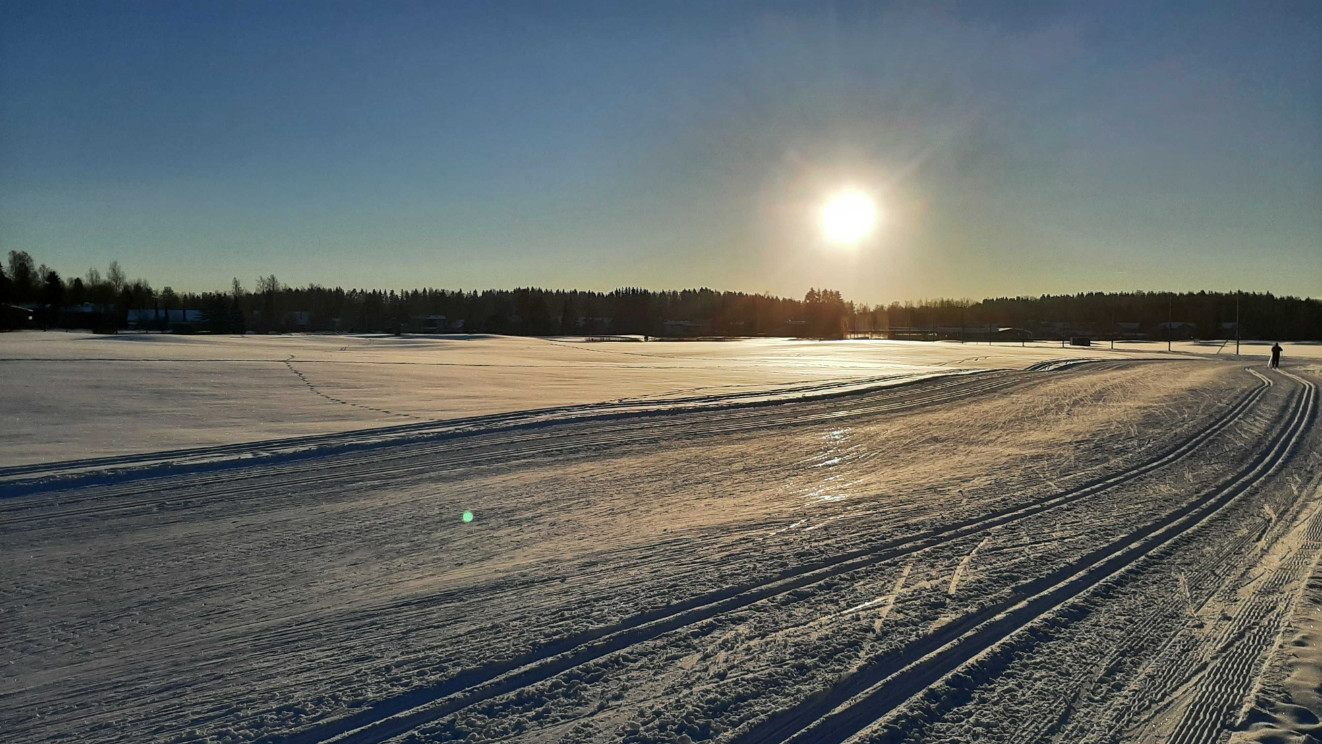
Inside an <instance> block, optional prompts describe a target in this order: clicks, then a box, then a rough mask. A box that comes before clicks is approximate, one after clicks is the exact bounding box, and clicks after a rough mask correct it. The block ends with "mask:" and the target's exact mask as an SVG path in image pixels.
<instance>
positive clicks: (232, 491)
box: [0, 334, 1322, 744]
mask: <svg viewBox="0 0 1322 744" xmlns="http://www.w3.org/2000/svg"><path fill="white" fill-rule="evenodd" d="M60 336H63V337H59V336H57V335H55V334H52V335H51V337H50V338H48V337H43V336H41V335H40V334H17V335H13V336H10V337H6V338H4V339H0V349H2V350H3V353H4V357H3V361H0V369H4V370H6V381H7V382H9V381H10V380H19V381H20V384H21V385H22V386H23V390H24V392H22V393H15V392H14V391H13V390H12V389H11V388H12V386H11V385H6V386H5V387H6V390H5V392H4V393H3V395H4V396H5V399H4V403H5V406H6V408H5V415H6V417H7V419H9V417H10V416H11V413H10V412H11V410H14V409H12V408H11V406H14V407H21V406H28V408H26V409H24V408H18V410H21V411H25V412H26V413H25V415H20V416H15V417H13V419H12V420H14V421H15V422H16V424H17V426H18V427H19V428H20V429H21V430H22V431H21V432H20V434H19V435H15V434H14V433H13V432H12V431H6V432H5V433H4V434H3V436H5V437H6V438H7V439H6V440H5V442H4V444H5V448H6V449H5V451H6V460H5V462H4V463H0V618H3V622H0V649H3V651H0V654H2V656H0V659H2V660H3V664H2V665H0V731H3V732H4V738H5V740H6V741H10V742H47V741H77V742H117V741H135V742H237V741H260V742H268V743H271V744H275V743H277V742H279V743H286V744H293V743H295V742H309V743H311V742H331V741H335V742H384V741H392V742H404V741H417V742H422V741H428V742H448V741H464V742H474V743H477V742H616V741H624V742H676V743H678V742H699V741H713V742H722V743H727V744H728V743H736V742H737V743H738V744H753V743H754V742H759V743H760V742H776V743H779V742H801V743H806V742H841V743H842V742H846V741H849V742H856V743H859V744H862V743H869V744H873V743H877V742H918V741H923V742H951V743H953V742H970V741H978V742H1006V743H1009V742H1016V743H1018V742H1071V743H1073V742H1098V743H1101V742H1131V741H1141V742H1177V743H1182V744H1193V743H1206V744H1211V743H1213V742H1224V741H1226V739H1227V737H1231V736H1233V737H1234V738H1235V739H1236V740H1244V741H1290V740H1297V741H1302V740H1303V737H1305V736H1308V735H1313V736H1316V735H1317V734H1318V733H1319V727H1318V723H1317V713H1318V711H1317V710H1316V705H1317V701H1318V699H1319V697H1318V689H1317V686H1318V681H1317V680H1318V679H1322V672H1320V671H1319V669H1318V658H1319V654H1318V653H1317V650H1316V649H1317V643H1316V635H1317V631H1316V623H1317V622H1318V621H1319V618H1322V610H1319V606H1320V605H1322V602H1320V601H1319V599H1318V588H1317V586H1318V581H1319V580H1322V579H1319V578H1318V577H1319V576H1320V575H1322V572H1320V571H1319V565H1318V561H1319V556H1320V555H1322V471H1320V470H1319V466H1322V447H1320V446H1319V444H1320V442H1319V433H1318V430H1317V427H1316V425H1315V424H1316V418H1317V410H1318V402H1317V390H1316V386H1317V383H1318V381H1319V379H1320V378H1322V364H1320V363H1319V361H1318V359H1317V357H1316V356H1311V357H1310V356H1309V355H1306V354H1304V353H1291V352H1292V350H1291V349H1290V348H1287V357H1286V360H1287V361H1286V364H1285V365H1284V366H1283V368H1282V369H1280V370H1272V369H1268V368H1267V367H1266V365H1265V364H1264V363H1263V359H1262V358H1261V356H1260V352H1261V347H1257V348H1256V349H1255V351H1256V352H1258V354H1255V355H1254V356H1245V357H1240V358H1234V357H1230V358H1225V357H1224V355H1223V354H1217V353H1216V351H1217V349H1216V348H1215V347H1213V348H1212V349H1210V350H1209V349H1205V348H1198V347H1190V348H1185V349H1181V350H1180V353H1176V354H1167V353H1166V352H1165V351H1164V345H1162V347H1163V348H1161V349H1157V348H1145V349H1142V350H1138V351H1135V350H1127V351H1124V352H1121V351H1119V350H1117V351H1116V352H1114V353H1112V352H1110V351H1109V349H1105V348H1101V349H1099V348H1096V347H1094V348H1091V349H1078V350H1072V349H1061V348H1060V347H1059V346H1054V347H1052V346H1047V345H1036V346H1030V347H1027V348H1022V349H1021V348H1018V347H1004V348H1001V347H991V348H990V349H988V348H987V347H978V348H974V347H972V345H965V346H961V345H959V344H889V343H884V342H876V341H859V342H839V343H834V344H833V343H814V342H790V341H752V342H736V343H728V344H721V343H682V344H681V343H674V344H660V343H626V342H619V343H612V344H595V343H582V342H574V341H540V340H531V339H502V338H489V339H463V340H458V339H456V340H450V339H443V338H423V339H416V338H402V339H395V338H380V339H377V338H345V337H301V338H283V337H280V338H277V337H272V338H265V337H259V338H254V337H248V338H234V339H220V338H217V339H176V338H172V337H125V338H115V339H97V338H93V337H78V336H72V335H68V336H64V335H62V334H61V335H60ZM51 338H53V339H54V340H51ZM84 342H85V344H84ZM87 349H90V351H88V350H87ZM340 349H354V351H341V350H340ZM337 355H350V360H341V361H335V360H336V359H337V358H339V357H337ZM291 356H292V361H291V360H290V357H291ZM979 357H982V358H979ZM98 360H99V361H98ZM1085 360H1086V363H1083V362H1085ZM483 364H489V365H491V366H489V367H487V366H481V365H483ZM487 374H490V375H494V376H496V379H497V380H498V382H488V381H485V380H486V378H484V377H483V375H487ZM144 378H145V379H144ZM172 378H174V379H172ZM557 381H558V384H552V383H553V382H557ZM153 386H154V387H153ZM313 387H316V388H318V390H315V391H310V390H309V389H310V388H313ZM126 397H127V399H125V398H126ZM138 406H144V407H146V408H147V411H146V412H143V411H140V410H138ZM374 409H375V410H374ZM529 410H534V411H540V412H542V413H540V414H536V413H534V414H529V413H527V411H529ZM548 411H550V412H551V413H547V412H548ZM37 412H44V416H45V418H44V419H39V418H31V417H32V416H34V415H35V414H36V413H37ZM399 414H406V415H409V416H416V417H418V418H419V419H424V420H422V421H416V422H408V423H404V424H401V423H400V422H399V421H392V420H389V419H388V418H387V417H388V416H391V415H395V416H398V415H399ZM115 417H119V418H120V423H119V425H118V427H114V425H113V420H114V419H115ZM213 419H215V420H217V422H218V423H217V426H218V427H219V428H220V429H221V431H219V432H218V433H215V434H213V435H209V436H210V437H211V438H208V435H206V434H205V431H206V428H207V422H208V421H210V420H213ZM448 421H462V422H464V423H463V425H462V426H449V425H447V424H446V422H448ZM415 424H416V426H414V425H415ZM401 426H404V427H408V426H414V428H411V429H408V428H404V429H401V428H400V427H401ZM66 427H67V433H63V434H62V430H63V429H65V428H66ZM98 427H108V428H107V429H106V431H108V432H110V433H104V432H102V430H101V429H99V428H98ZM282 427H283V428H282ZM392 427H393V428H392ZM176 429H177V432H176ZM368 430H370V431H371V432H380V431H383V430H389V431H391V432H394V433H392V434H391V435H390V436H377V435H370V432H368V433H365V432H366V431H368ZM112 434H113V436H112ZM172 434H174V435H175V436H177V437H178V438H179V440H180V441H175V440H174V439H172V438H171V435H172ZM313 436H325V437H329V438H328V439H324V440H308V439H307V438H309V437H313ZM116 437H118V438H120V439H127V440H130V441H134V442H136V444H135V445H133V446H124V447H119V448H117V446H116V445H115V444H114V441H115V439H116ZM300 437H302V438H303V440H304V441H317V442H331V443H333V444H334V445H335V446H333V447H326V448H321V449H318V448H317V447H310V448H308V449H304V450H299V449H295V448H289V447H287V446H285V445H281V444H279V442H281V441H286V442H287V441H288V440H290V439H295V440H297V439H299V438H300ZM258 440H260V441H258ZM273 440H274V443H273ZM23 441H30V442H33V443H34V444H33V445H32V446H31V447H30V449H28V450H23V452H25V453H26V454H24V455H22V456H11V455H10V454H9V452H10V449H9V446H10V445H11V444H16V445H17V444H18V443H20V442H23ZM186 445H193V446H196V447H203V446H212V447H213V449H212V450H210V453H211V455H210V457H209V458H207V459H202V460H198V461H197V462H192V461H188V460H186V459H185V460H180V461H174V462H172V464H171V465H170V466H169V467H164V468H162V467H142V468H137V467H130V466H129V465H132V464H133V463H139V464H141V463H150V462H151V459H150V458H149V457H146V456H145V455H144V457H143V458H142V459H140V460H134V459H131V458H130V457H129V455H130V453H139V454H141V453H147V454H150V453H152V452H154V451H155V450H154V449H153V448H156V449H177V448H180V447H183V446H186ZM116 457H119V458H121V459H115V458H116ZM124 458H129V459H124ZM1310 577H1312V581H1313V583H1312V584H1311V585H1310V583H1309V582H1310ZM1310 586H1311V589H1310Z"/></svg>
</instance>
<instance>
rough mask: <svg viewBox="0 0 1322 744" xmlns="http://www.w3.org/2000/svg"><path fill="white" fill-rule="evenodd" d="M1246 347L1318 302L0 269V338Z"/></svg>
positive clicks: (1319, 334)
mask: <svg viewBox="0 0 1322 744" xmlns="http://www.w3.org/2000/svg"><path fill="white" fill-rule="evenodd" d="M1237 303H1238V318H1239V321H1240V327H1239V331H1240V335H1241V336H1242V337H1243V338H1271V339H1280V340H1319V339H1322V301H1319V300H1315V299H1303V298H1297V297H1277V296H1274V295H1272V294H1270V293H1226V292H1183V293H1160V292H1123V293H1102V292H1089V293H1080V294H1073V295H1043V296H1036V297H998V298H994V299H987V300H982V301H980V302H973V301H969V300H952V299H934V300H922V301H919V302H904V303H899V302H895V303H891V304H889V305H875V306H865V305H861V304H857V303H854V302H850V301H848V300H845V299H844V298H843V297H842V296H841V294H840V293H839V292H837V291H834V290H829V289H822V290H818V289H813V290H810V291H809V292H808V293H807V294H806V295H805V296H804V297H803V299H801V300H796V299H787V298H783V297H773V296H770V295H763V294H747V293H744V292H724V291H717V290H713V289H706V288H703V289H688V290H682V291H652V290H646V289H640V288H632V287H630V288H623V289H618V290H615V291H613V292H587V291H578V290H547V289H538V288H533V287H528V288H519V289H513V290H497V289H488V290H483V291H464V290H447V289H408V290H363V289H343V288H341V287H334V288H331V287H321V286H317V285H309V286H305V287H293V286H289V285H286V284H283V283H281V282H280V280H279V279H277V278H276V277H275V276H274V275H270V276H264V277H260V278H258V280H257V282H256V283H255V284H254V285H253V288H252V289H251V291H250V290H248V289H247V288H245V287H244V286H243V284H242V283H241V282H240V281H239V280H238V279H234V280H233V281H232V282H231V284H230V287H229V288H228V289H227V290H225V291H215V292H202V293H191V292H175V291H174V290H173V289H171V288H170V287H165V288H163V289H161V290H159V291H158V290H156V289H154V288H153V287H152V286H151V284H150V283H149V282H148V281H146V280H144V279H129V278H128V277H127V275H126V274H125V272H124V271H123V269H122V268H121V267H120V265H119V264H118V263H117V262H111V264H110V266H109V267H108V269H107V270H106V272H105V273H102V272H101V271H100V270H98V269H91V270H89V271H88V272H87V273H86V274H85V275H84V276H81V277H72V278H68V277H62V276H61V275H60V274H59V273H58V272H57V271H55V270H53V269H51V268H49V267H48V266H46V265H44V264H42V265H35V264H34V262H33V259H32V257H31V256H29V255H28V254H27V253H25V252H22V251H10V252H9V255H8V260H7V262H6V263H5V264H4V265H3V266H0V309H3V310H4V313H3V314H0V327H9V328H14V327H24V326H25V325H28V326H35V327H41V328H92V329H94V330H103V331H109V332H113V331H115V330H117V329H123V328H130V327H132V328H135V329H140V330H172V331H175V332H190V331H191V332H198V331H201V332H211V333H243V332H247V331H255V332H261V333H266V332H286V331H346V332H360V333H392V332H393V333H399V332H456V331H462V332H470V333H471V332H486V333H502V334H523V335H556V334H589V335H605V334H646V335H657V336H660V335H669V336H801V337H812V338H840V337H843V336H845V335H848V334H851V333H873V334H881V335H891V336H895V337H908V338H955V337H964V335H965V334H969V335H971V336H973V335H977V334H979V333H981V334H983V337H985V336H986V334H988V333H991V334H995V333H996V332H997V330H998V329H1010V330H1012V331H1013V333H1014V334H1015V335H1016V337H1018V336H1025V337H1034V338H1060V337H1063V336H1068V335H1077V334H1086V335H1091V336H1094V337H1097V338H1107V337H1111V336H1118V337H1122V338H1123V337H1130V338H1165V337H1170V336H1174V337H1177V338H1204V339H1221V338H1232V337H1233V336H1234V333H1235V325H1234V324H1235V321H1236V317H1237V316H1236V311H1237V310H1236V305H1237Z"/></svg>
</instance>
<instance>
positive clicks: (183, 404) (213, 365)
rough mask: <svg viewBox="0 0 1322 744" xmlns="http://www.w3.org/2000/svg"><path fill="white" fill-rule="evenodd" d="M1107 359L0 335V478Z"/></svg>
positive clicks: (1003, 353) (960, 352)
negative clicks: (28, 470) (378, 432)
mask: <svg viewBox="0 0 1322 744" xmlns="http://www.w3.org/2000/svg"><path fill="white" fill-rule="evenodd" d="M1263 348H1265V347H1248V346H1246V347H1245V348H1244V352H1245V353H1246V355H1247V354H1248V353H1256V354H1258V355H1259V356H1261V355H1262V354H1265V351H1263ZM1304 348H1306V347H1300V349H1304ZM1314 348H1316V347H1314ZM1121 349H1124V350H1123V351H1115V352H1112V351H1110V350H1109V348H1107V347H1105V346H1094V347H1091V348H1073V347H1065V348H1061V346H1060V345H1058V344H1054V343H1037V344H1030V345H1028V347H1027V348H1020V347H1019V346H1018V345H1015V344H1011V345H974V344H957V343H938V344H923V343H908V342H888V341H826V342H822V341H796V340H788V339H750V340H741V341H731V342H715V341H697V342H651V343H639V342H637V341H600V342H587V341H584V339H582V338H565V339H538V338H522V337H500V336H341V335H333V336H332V335H289V336H257V335H247V336H174V335H160V334H121V335H117V336H99V335H93V334H85V333H63V332H50V333H42V332H25V333H9V334H0V376H2V377H3V380H4V385H3V386H0V422H2V423H3V426H0V467H4V466H8V465H22V464H32V463H43V462H52V461H58V460H69V459H76V458H91V457H108V456H115V455H125V454H132V453H149V452H160V451H164V450H182V449H189V448H198V447H208V446H223V445H229V444H235V443H241V442H254V441H261V440H273V439H298V438H301V437H308V436H315V435H324V434H330V433H336V432H346V431H361V430H363V429H367V428H377V429H382V430H386V429H390V428H392V427H399V426H401V425H410V424H413V425H416V424H425V423H427V422H436V421H454V420H456V419H465V418H471V417H477V416H486V415H491V414H502V413H504V414H508V413H512V412H521V411H529V410H546V409H565V408H571V407H583V406H593V405H602V404H612V403H615V404H620V403H625V404H628V403H633V404H646V405H650V406H652V407H656V406H661V405H665V404H667V403H674V402H676V401H687V402H689V403H704V402H708V403H709V402H713V401H720V400H725V399H727V398H729V397H730V396H741V395H743V396H747V395H766V394H773V395H774V394H779V395H782V396H802V395H811V394H815V393H816V394H819V393H824V392H830V391H839V390H842V389H845V388H848V387H850V386H858V385H883V384H894V383H896V382H903V381H907V380H911V379H914V378H915V377H921V376H926V375H932V374H945V373H949V372H950V371H952V370H986V369H1023V368H1025V367H1028V366H1030V365H1034V364H1038V363H1043V362H1054V361H1062V360H1066V361H1067V360H1080V359H1093V358H1099V357H1100V358H1107V357H1111V358H1115V357H1120V358H1133V357H1135V356H1151V355H1154V354H1156V353H1157V352H1160V353H1161V354H1162V355H1164V353H1165V345H1164V344H1160V345H1155V344H1145V345H1132V344H1131V345H1129V346H1125V345H1123V344H1122V345H1121ZM1183 350H1184V351H1195V352H1201V353H1216V352H1218V351H1221V349H1220V346H1219V345H1199V346H1193V345H1187V344H1186V345H1184V348H1183ZM1294 351H1295V350H1294V349H1291V350H1290V352H1288V353H1293V352H1294Z"/></svg>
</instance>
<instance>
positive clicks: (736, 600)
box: [261, 372, 1272, 744]
mask: <svg viewBox="0 0 1322 744" xmlns="http://www.w3.org/2000/svg"><path fill="white" fill-rule="evenodd" d="M1253 374H1254V375H1255V376H1256V377H1258V378H1259V380H1260V381H1261V382H1260V384H1259V385H1258V386H1257V387H1255V388H1254V389H1253V390H1251V391H1249V392H1248V393H1246V394H1245V395H1244V396H1243V397H1242V398H1241V399H1240V400H1239V401H1238V402H1237V403H1236V404H1235V405H1233V406H1232V407H1231V408H1230V409H1229V410H1227V411H1226V412H1225V413H1224V414H1223V415H1222V416H1221V417H1219V418H1218V419H1217V420H1215V421H1214V422H1212V423H1211V424H1210V425H1208V426H1207V427H1206V428H1204V429H1202V430H1200V431H1199V432H1197V433H1195V434H1194V435H1192V436H1191V437H1190V438H1188V439H1187V440H1185V441H1184V442H1183V443H1182V444H1181V445H1179V446H1178V447H1175V448H1174V449H1172V450H1170V451H1169V452H1166V453H1164V454H1162V455H1160V456H1158V457H1155V458H1153V459H1152V460H1149V461H1148V462H1146V463H1143V464H1141V465H1138V466H1136V467H1134V468H1132V469H1130V470H1128V471H1126V472H1124V473H1120V474H1117V475H1112V476H1108V477H1104V478H1100V479H1097V480H1094V481H1092V482H1089V483H1086V484H1082V485H1080V486H1078V487H1075V488H1072V489H1069V490H1067V491H1064V492H1061V493H1057V494H1054V495H1051V496H1047V497H1043V498H1041V499H1038V500H1035V501H1033V502H1031V503H1028V504H1021V505H1019V506H1016V507H1014V508H1011V509H1006V510H1003V511H999V512H995V513H992V514H986V515H982V516H980V517H978V518H975V519H970V520H966V521H963V522H959V523H955V524H952V525H947V526H945V527H942V528H939V529H936V530H932V531H930V532H927V533H924V534H921V535H918V536H915V537H912V538H907V539H903V540H897V541H893V542H891V543H887V544H883V545H880V546H874V547H873V548H870V549H866V550H860V551H853V552H851V553H847V554H843V555H840V556H836V557H834V558H831V559H828V560H826V561H822V562H819V563H815V564H811V565H808V566H800V567H798V568H796V569H793V570H791V571H788V572H785V573H782V574H779V575H777V576H774V577H771V578H770V579H767V580H764V581H761V582H758V583H756V584H752V585H745V586H740V587H732V588H729V589H726V590H724V591H721V592H716V593H712V594H707V595H703V596H700V597H697V598H694V599H692V600H689V601H686V602H683V603H680V604H677V605H672V606H670V607H667V608H665V609H663V610H659V611H656V612H652V613H644V614H642V615H638V616H635V617H633V618H630V619H628V620H625V621H624V622H622V623H620V624H618V625H616V626H611V627H606V628H600V629H597V630H594V631H589V632H588V633H584V634H580V635H577V636H573V637H570V638H566V639H563V640H561V641H558V642H555V643H552V644H549V645H547V646H545V647H542V648H541V649H539V650H538V651H537V652H535V653H534V654H532V655H530V656H525V657H521V658H518V659H514V660H510V661H507V662H503V663H499V664H494V665H491V666H489V667H485V668H481V669H476V670H472V671H469V672H466V673H462V674H460V675H458V676H456V677H453V678H451V679H450V680H447V681H445V682H444V683H442V684H440V685H437V686H435V687H432V688H424V689H422V690H415V691H413V692H410V693H406V694H404V695H401V696H399V697H397V698H394V699H392V700H387V701H384V702H382V703H378V704H377V705H376V706H374V707H372V708H370V709H368V710H366V711H363V712H362V713H359V714H356V715H353V716H349V717H347V718H344V719H339V720H338V721H332V722H329V723H326V724H323V725H321V726H318V727H316V728H313V729H309V730H306V731H302V732H299V733H295V734H291V735H288V736H284V737H280V736H270V737H266V738H264V739H262V740H261V741H263V742H266V743H269V744H313V743H315V742H331V741H334V742H346V743H347V742H353V743H354V744H367V743H370V742H382V741H385V740H386V739H389V738H391V737H393V736H397V735H399V734H401V733H404V732H407V731H409V730H412V729H414V728H416V727H418V726H420V725H422V724H424V723H427V722H430V721H433V720H436V719H438V718H441V717H444V716H446V715H449V714H451V713H453V712H456V711H458V710H462V709H463V708H466V707H469V706H471V705H474V704H477V703H480V702H482V701H485V700H489V699H491V698H494V697H497V696H499V695H503V694H506V693H509V692H513V691H515V690H518V689H521V688H523V687H526V686H528V685H531V684H535V683H537V682H540V681H542V680H545V679H549V678H550V677H553V676H555V675H556V674H560V673H562V672H564V671H566V670H569V669H572V668H574V667H577V666H580V665H582V664H586V663H588V662H590V661H593V660H595V659H598V658H601V657H602V656H605V655H607V654H609V653H613V652H615V651H618V650H620V649H623V648H627V647H629V646H633V645H636V644H638V643H642V642H645V641H648V640H651V639H654V638H656V637H658V636H660V635H663V634H664V633H668V632H671V631H673V630H676V629H679V628H683V627H686V626H689V625H693V624H695V623H698V622H702V621H704V620H707V619H710V618H712V617H715V616H717V615H720V614H724V613H728V612H731V611H734V610H738V609H741V608H743V607H747V606H748V605H751V604H753V603H755V602H758V601H761V600H763V599H767V598H769V597H773V596H777V595H780V594H784V593H786V592H789V591H793V590H795V589H799V588H802V587H804V586H808V585H811V584H815V583H819V582H821V581H823V580H826V579H829V578H832V577H835V576H838V575H841V574H844V573H848V572H852V571H856V570H859V569H861V568H865V567H868V566H872V565H875V564H878V563H882V562H884V561H889V560H894V559H896V558H899V557H903V556H905V555H909V554H911V553H915V552H918V551H920V550H924V549H927V548H930V547H932V546H933V545H936V544H938V543H940V542H943V541H945V540H949V539H953V538H959V537H965V536H968V535H974V534H978V533H980V532H982V531H985V530H988V529H991V528H993V527H998V526H1001V525H1004V524H1008V523H1011V522H1015V521H1019V520H1022V519H1026V518H1028V517H1031V516H1034V515H1036V514H1040V513H1042V512H1044V511H1047V510H1049V509H1055V508H1058V507H1060V506H1063V505H1066V504H1069V503H1073V502H1074V501H1077V500H1080V499H1083V498H1087V497H1090V496H1094V495H1097V494H1099V493H1102V492H1105V491H1107V490H1110V489H1112V488H1114V487H1116V486H1119V485H1121V484H1123V483H1127V482H1129V481H1132V480H1134V479H1137V478H1140V477H1142V476H1145V475H1147V474H1148V473H1151V472H1153V471H1155V470H1158V469H1161V468H1164V467H1167V466H1169V465H1171V464H1173V463H1175V462H1178V461H1180V460H1182V459H1183V458H1184V457H1186V456H1188V455H1189V454H1190V453H1191V452H1193V451H1194V450H1196V449H1198V448H1199V447H1201V446H1202V445H1203V444H1205V443H1206V442H1207V441H1209V440H1210V439H1212V438H1213V437H1215V436H1216V435H1217V434H1219V433H1220V432H1222V431H1223V430H1225V429H1226V428H1227V427H1229V426H1231V425H1232V424H1233V423H1235V422H1236V421H1238V420H1239V419H1240V418H1241V417H1243V416H1244V415H1245V413H1246V412H1247V411H1248V410H1250V409H1251V408H1252V407H1253V406H1254V404H1256V402H1257V401H1258V400H1259V399H1260V398H1261V397H1262V396H1263V395H1264V394H1265V393H1266V391H1267V389H1268V388H1269V387H1270V386H1271V384H1272V383H1271V381H1270V380H1268V379H1267V378H1265V377H1263V376H1262V375H1259V374H1257V373H1256V372H1253ZM983 619H985V618H983ZM961 627H964V628H966V629H967V627H968V626H961ZM741 741H742V740H741ZM747 741H750V742H751V741H760V740H759V739H747Z"/></svg>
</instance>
